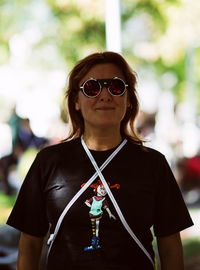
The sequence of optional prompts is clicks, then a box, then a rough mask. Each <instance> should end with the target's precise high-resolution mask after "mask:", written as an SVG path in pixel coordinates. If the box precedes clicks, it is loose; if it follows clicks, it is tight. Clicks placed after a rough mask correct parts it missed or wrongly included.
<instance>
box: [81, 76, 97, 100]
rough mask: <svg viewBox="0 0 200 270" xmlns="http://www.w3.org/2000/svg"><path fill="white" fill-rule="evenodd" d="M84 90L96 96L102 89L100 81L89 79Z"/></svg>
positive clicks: (89, 94)
mask: <svg viewBox="0 0 200 270" xmlns="http://www.w3.org/2000/svg"><path fill="white" fill-rule="evenodd" d="M83 91H84V93H85V94H86V95H87V96H89V97H95V96H97V95H98V94H99V91H100V86H99V83H98V82H97V81H95V80H88V81H86V82H85V83H84V86H83Z"/></svg>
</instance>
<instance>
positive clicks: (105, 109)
mask: <svg viewBox="0 0 200 270" xmlns="http://www.w3.org/2000/svg"><path fill="white" fill-rule="evenodd" d="M114 109H115V108H114V107H99V108H96V110H97V111H113V110H114Z"/></svg>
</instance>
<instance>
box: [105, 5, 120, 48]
mask: <svg viewBox="0 0 200 270" xmlns="http://www.w3.org/2000/svg"><path fill="white" fill-rule="evenodd" d="M105 7H106V12H105V14H106V15H105V17H106V18H105V19H106V50H107V51H114V52H118V53H120V52H121V19H120V0H105Z"/></svg>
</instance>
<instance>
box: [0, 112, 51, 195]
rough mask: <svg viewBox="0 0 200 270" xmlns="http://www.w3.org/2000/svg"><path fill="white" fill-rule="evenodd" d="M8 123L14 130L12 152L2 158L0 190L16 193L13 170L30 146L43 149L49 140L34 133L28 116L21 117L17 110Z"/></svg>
mask: <svg viewBox="0 0 200 270" xmlns="http://www.w3.org/2000/svg"><path fill="white" fill-rule="evenodd" d="M8 124H9V125H10V127H11V131H12V152H11V153H9V154H8V155H5V156H3V157H2V158H0V191H2V192H4V193H5V194H7V195H11V194H13V193H16V192H17V190H16V187H14V186H13V185H12V184H11V183H10V181H9V176H10V173H11V171H12V170H16V168H17V165H18V163H19V161H20V158H21V157H22V155H23V154H24V152H26V151H28V149H29V148H34V149H41V148H42V147H43V146H44V145H46V144H47V142H48V140H47V139H46V138H43V137H38V136H36V135H35V134H34V132H33V131H32V129H31V126H30V120H29V119H28V118H21V117H19V116H18V115H17V114H16V112H15V111H14V113H13V114H12V115H11V117H10V120H9V121H8Z"/></svg>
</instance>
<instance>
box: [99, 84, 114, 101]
mask: <svg viewBox="0 0 200 270" xmlns="http://www.w3.org/2000/svg"><path fill="white" fill-rule="evenodd" d="M100 100H102V101H110V100H112V95H111V94H110V93H109V91H108V89H107V88H106V87H102V90H101V94H100Z"/></svg>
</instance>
